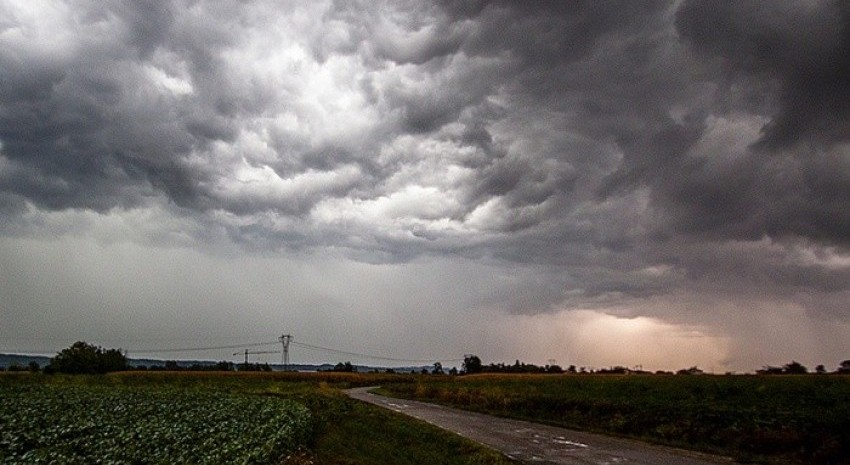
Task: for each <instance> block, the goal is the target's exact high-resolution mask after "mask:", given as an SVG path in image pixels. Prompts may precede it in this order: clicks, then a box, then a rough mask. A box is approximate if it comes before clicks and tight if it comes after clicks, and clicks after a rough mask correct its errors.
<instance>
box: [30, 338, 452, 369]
mask: <svg viewBox="0 0 850 465" xmlns="http://www.w3.org/2000/svg"><path fill="white" fill-rule="evenodd" d="M281 338H286V339H285V340H283V339H281ZM281 338H279V339H278V340H277V341H268V342H249V343H244V344H229V345H220V346H207V347H183V348H178V349H127V352H128V353H133V354H159V353H174V352H201V351H205V350H220V349H246V350H247V348H249V347H262V346H270V345H277V344H281V343H282V342H283V343H284V363H285V364H286V365H288V362H289V353H288V352H289V350H288V349H289V344H294V345H296V346H300V347H303V348H305V349H310V350H319V351H324V352H330V353H335V354H341V355H350V356H354V357H362V358H366V359H371V360H384V361H389V362H407V363H431V362H434V361H438V360H439V361H443V362H462V361H463V359H462V358H459V359H449V358H425V359H413V358H398V357H385V356H382V355H375V354H364V353H361V352H351V351H347V350H340V349H334V348H331V347H324V346H320V345H315V344H308V343H306V342H298V341H295V340H293V338H292V336H290V335H284V336H281ZM47 352H53V351H45V352H44V353H47Z"/></svg>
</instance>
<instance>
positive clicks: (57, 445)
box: [0, 372, 512, 465]
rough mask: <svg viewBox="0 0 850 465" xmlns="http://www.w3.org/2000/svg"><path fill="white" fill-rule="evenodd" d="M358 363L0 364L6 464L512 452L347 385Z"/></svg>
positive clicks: (468, 456)
mask: <svg viewBox="0 0 850 465" xmlns="http://www.w3.org/2000/svg"><path fill="white" fill-rule="evenodd" d="M408 381H409V382H412V381H414V378H412V377H411V378H404V377H397V376H383V375H376V376H366V375H357V374H282V373H232V372H231V373H185V372H181V373H141V372H137V373H133V372H125V373H116V374H109V375H80V376H65V375H53V376H46V375H41V374H31V373H16V374H10V373H6V374H2V375H0V464H4V465H5V464H10V465H12V464H37V463H45V464H69V465H70V464H74V465H77V464H81V463H104V464H106V463H109V464H115V465H119V464H121V465H123V464H134V465H142V464H169V465H171V464H175V465H176V464H185V465H189V464H192V465H196V464H209V465H213V464H227V465H234V464H246V465H247V464H252V465H281V464H284V465H308V464H325V465H338V464H339V465H378V464H387V463H391V464H398V465H414V464H426V463H427V464H453V465H454V464H456V465H467V464H480V465H486V464H492V465H508V464H510V463H512V462H511V461H509V460H507V459H506V458H504V457H502V456H501V455H499V454H497V453H495V452H492V451H490V450H488V449H485V448H483V447H481V446H479V445H477V444H475V443H472V442H471V441H467V440H464V439H462V438H460V437H458V436H455V435H453V434H450V433H447V432H444V431H442V430H439V429H437V428H436V427H434V426H431V425H428V424H425V423H422V422H419V421H416V420H412V419H409V418H407V417H404V416H402V415H399V414H396V413H393V412H390V411H386V410H383V409H380V408H378V407H374V406H370V405H366V404H363V403H361V402H357V401H354V400H351V399H349V398H348V397H347V396H345V395H344V394H343V393H342V392H341V391H340V388H347V387H352V386H362V385H366V384H373V383H388V382H395V383H399V382H401V383H404V382H408Z"/></svg>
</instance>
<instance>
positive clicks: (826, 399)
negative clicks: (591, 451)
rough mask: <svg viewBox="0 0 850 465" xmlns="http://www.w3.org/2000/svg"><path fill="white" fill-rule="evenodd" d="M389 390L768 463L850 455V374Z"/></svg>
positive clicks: (516, 379) (464, 382)
mask: <svg viewBox="0 0 850 465" xmlns="http://www.w3.org/2000/svg"><path fill="white" fill-rule="evenodd" d="M384 391H385V392H387V393H389V394H392V395H396V396H399V397H406V398H416V399H420V400H426V401H433V402H438V403H443V404H447V405H453V406H457V407H461V408H466V409H470V410H474V411H479V412H484V413H491V414H496V415H501V416H507V417H514V418H520V419H526V420H531V421H537V422H542V423H548V424H554V425H559V426H565V427H568V428H575V429H583V430H589V431H596V432H603V433H607V434H612V435H618V436H625V437H633V438H639V439H643V440H649V441H652V442H656V443H661V444H667V445H672V446H677V447H683V448H689V449H693V450H699V451H704V452H711V453H719V454H724V455H731V456H733V457H735V458H736V459H738V460H741V461H756V462H764V463H771V462H775V463H806V464H850V377H846V376H814V375H811V376H610V375H606V376H581V375H578V376H577V375H572V376H551V375H542V376H540V375H479V376H466V377H455V378H451V377H430V378H421V379H420V381H419V382H418V383H415V384H414V383H407V384H388V385H385V389H384Z"/></svg>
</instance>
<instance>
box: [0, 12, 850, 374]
mask: <svg viewBox="0 0 850 465" xmlns="http://www.w3.org/2000/svg"><path fill="white" fill-rule="evenodd" d="M847 5H848V4H847V3H846V2H832V1H814V2H791V1H789V2H773V3H769V4H765V3H763V2H755V1H753V2H749V1H745V2H735V3H727V2H705V1H700V2H690V1H686V2H681V3H680V2H672V3H671V2H651V3H647V2H643V3H640V4H631V3H622V2H587V3H583V2H578V3H573V2H571V3H567V4H563V3H560V2H552V3H550V2H534V3H531V4H524V3H515V2H498V1H497V2H433V3H422V2H409V3H399V2H364V3H361V4H357V3H349V2H310V3H307V4H304V3H301V2H293V3H291V4H281V3H280V2H264V1H255V2H215V3H212V2H203V1H201V2H170V3H167V4H162V3H151V4H148V3H145V2H134V3H126V2H87V1H69V2H52V3H50V4H41V3H36V4H30V3H27V2H16V1H6V2H2V3H0V17H2V18H3V19H2V20H0V82H3V85H2V86H0V232H2V234H3V235H4V237H5V238H6V239H5V240H6V241H16V240H20V238H41V239H40V240H46V239H45V238H57V237H58V238H61V237H67V236H69V235H70V236H76V237H88V238H95V239H94V240H96V241H101V242H103V241H105V242H107V243H113V242H119V243H120V242H122V241H129V242H132V243H135V244H141V245H144V246H145V247H150V248H152V249H158V248H169V247H185V248H189V249H197V250H201V251H204V253H212V254H214V255H215V254H217V253H225V254H234V255H235V256H238V255H239V254H243V253H244V254H247V255H249V256H250V255H260V256H280V257H289V258H287V260H289V259H293V258H292V257H301V258H300V259H303V260H308V258H305V257H312V258H309V260H313V259H316V258H315V257H326V256H333V257H338V258H339V259H341V260H351V261H352V262H353V263H360V264H372V265H371V266H381V265H388V266H390V265H392V266H402V267H403V265H405V264H411V265H410V266H413V265H412V264H416V263H421V262H422V261H425V262H429V261H431V260H436V261H439V262H441V263H442V261H444V260H445V261H446V262H447V263H449V262H450V263H455V264H459V263H465V262H469V263H474V264H480V265H481V266H484V267H486V268H487V269H488V270H490V272H491V273H492V275H490V277H488V278H487V279H488V280H490V279H492V280H493V281H492V283H497V282H501V283H503V284H504V285H503V286H495V285H492V286H491V285H490V284H488V286H486V288H487V289H488V292H486V293H481V294H477V293H474V295H475V297H474V298H473V297H469V300H468V302H467V303H468V308H470V310H469V311H479V310H480V311H487V312H492V314H501V315H507V314H513V315H519V316H522V315H530V316H533V315H540V314H547V315H559V314H561V313H560V312H562V311H570V310H582V311H595V312H602V313H601V314H609V315H619V316H620V317H635V316H642V317H645V318H651V319H653V320H651V321H657V322H658V325H657V326H655V328H665V326H664V325H667V324H681V325H685V327H688V328H690V327H693V325H697V326H698V327H700V328H704V329H706V331H708V332H716V333H718V334H717V335H718V336H723V337H725V336H728V335H731V334H732V333H734V331H733V329H734V328H735V327H736V323H735V321H738V320H737V318H738V317H736V316H730V314H731V315H738V316H739V317H740V318H745V317H746V315H753V314H762V313H763V312H767V313H768V314H772V312H778V313H779V314H783V315H784V314H786V313H787V312H789V311H792V310H789V309H794V310H793V312H798V311H801V312H802V314H803V315H805V316H806V318H810V319H812V321H814V322H821V321H827V322H829V321H832V322H835V324H839V325H841V324H845V323H844V322H845V321H846V320H847V319H848V313H847V310H848V308H847V304H846V302H848V301H850V240H848V239H850V209H848V208H847V207H846V205H848V204H850V103H848V102H850V100H848V99H847V98H846V97H847V95H846V94H847V89H850V9H848V7H847ZM234 247H235V248H234ZM222 250H227V251H228V252H221V251H222ZM233 250H238V251H239V252H233ZM92 253H94V254H97V253H96V252H92ZM6 259H10V258H9V257H8V256H7V257H6ZM10 260H11V259H10ZM139 260H140V263H142V264H144V266H151V267H153V269H156V267H157V265H155V264H150V263H147V264H145V263H146V262H145V259H144V257H140V258H139ZM92 266H93V267H96V265H92ZM457 266H460V265H457ZM476 266H477V265H476ZM450 268H451V269H455V268H453V267H450ZM516 269H519V270H526V271H527V272H523V273H519V274H518V275H517V276H515V277H514V279H513V280H511V279H507V278H504V279H503V278H500V276H505V273H507V274H508V275H509V274H510V270H516ZM479 271H481V270H479ZM481 272H484V271H481ZM10 279H11V278H8V277H7V278H6V281H7V282H9V280H10ZM492 283H491V284H492ZM431 290H432V291H434V292H439V287H435V288H433V289H431ZM257 292H259V293H262V292H263V291H262V290H257ZM458 298H459V299H460V297H458ZM15 302H16V305H24V304H23V303H21V302H19V301H15ZM682 302H688V304H689V305H690V306H689V307H688V308H684V306H683V305H682V304H681V303H682ZM0 304H4V305H6V306H7V307H8V306H10V305H11V300H7V301H6V302H5V303H4V301H3V300H0ZM373 304H380V302H379V301H376V302H373ZM173 305H177V304H173ZM364 305H366V304H364ZM718 308H723V309H726V310H723V311H721V310H718ZM771 308H773V309H772V310H771ZM7 311H10V310H7ZM17 311H23V310H21V309H18V310H17ZM418 311H422V312H435V313H439V312H438V311H437V310H436V309H433V308H432V309H428V308H427V306H426V307H425V308H422V309H421V310H418ZM457 311H458V312H463V311H466V310H462V309H460V308H458V309H457ZM198 312H199V314H200V313H202V311H201V310H198ZM741 315H744V316H741ZM818 325H819V323H818ZM816 326H817V325H816ZM818 327H820V326H818ZM653 331H654V330H653ZM753 331H756V332H752V333H748V335H743V334H735V335H734V337H735V338H746V337H753V336H754V335H756V333H757V330H756V329H753ZM730 337H731V336H730ZM807 337H808V336H807ZM811 337H814V338H817V337H818V336H817V334H815V335H814V336H811ZM458 338H460V336H458ZM723 347H727V348H728V347H729V346H728V345H725V343H724V345H723ZM712 350H715V349H711V350H708V349H706V351H704V352H701V353H711V352H712ZM748 350H749V349H748ZM753 350H754V349H753ZM832 350H833V349H829V350H827V349H822V350H821V349H812V350H811V351H810V353H813V354H814V353H818V354H820V355H823V354H829V355H828V356H836V354H833V352H832ZM836 350H837V349H836ZM647 357H650V355H647ZM748 362H749V360H748ZM730 363H731V362H730Z"/></svg>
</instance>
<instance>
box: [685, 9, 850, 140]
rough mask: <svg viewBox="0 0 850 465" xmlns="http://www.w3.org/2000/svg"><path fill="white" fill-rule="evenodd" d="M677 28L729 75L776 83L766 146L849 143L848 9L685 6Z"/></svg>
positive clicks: (765, 130) (849, 34) (849, 60)
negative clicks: (716, 60) (821, 142)
mask: <svg viewBox="0 0 850 465" xmlns="http://www.w3.org/2000/svg"><path fill="white" fill-rule="evenodd" d="M676 24H677V26H678V29H679V31H680V33H681V34H682V36H683V37H684V38H685V39H686V40H688V41H689V43H691V44H693V46H694V47H695V48H696V49H697V50H699V51H701V52H703V53H705V54H708V55H709V56H712V57H718V58H721V59H723V60H724V61H725V62H726V63H727V64H726V67H727V72H728V73H730V74H732V75H743V76H744V77H748V76H749V75H753V76H754V79H765V80H773V81H775V82H777V84H778V86H779V90H778V92H777V94H776V95H766V96H763V98H765V99H766V100H767V102H769V103H770V104H772V105H774V106H775V107H776V110H775V111H774V113H773V115H772V121H771V122H770V124H768V125H766V126H765V128H764V135H763V138H762V140H761V142H760V143H761V145H763V146H765V147H766V148H770V149H775V148H782V147H788V146H789V145H793V144H795V143H797V142H800V141H805V140H815V141H825V142H831V141H846V140H847V137H848V134H850V124H848V117H850V104H848V103H847V102H848V99H847V98H846V89H847V88H848V87H850V7H848V4H847V2H840V1H818V2H806V3H801V2H778V3H771V4H767V3H762V2H756V1H746V2H735V3H725V2H706V1H699V2H687V3H685V4H684V5H683V6H682V7H681V8H680V9H679V11H678V12H677V15H676ZM718 65H720V63H719V62H718Z"/></svg>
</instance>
